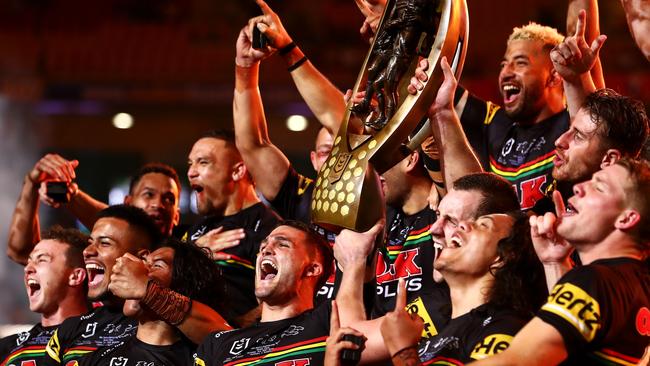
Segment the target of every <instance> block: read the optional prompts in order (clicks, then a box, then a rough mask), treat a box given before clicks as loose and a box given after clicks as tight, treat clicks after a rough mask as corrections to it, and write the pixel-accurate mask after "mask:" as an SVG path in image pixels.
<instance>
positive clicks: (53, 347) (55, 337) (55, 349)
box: [45, 329, 61, 363]
mask: <svg viewBox="0 0 650 366" xmlns="http://www.w3.org/2000/svg"><path fill="white" fill-rule="evenodd" d="M45 351H47V354H48V355H50V357H52V358H53V359H54V360H55V361H56V362H58V363H61V359H60V358H59V352H61V345H60V344H59V330H58V329H57V330H55V331H54V334H52V338H50V340H49V342H47V347H45Z"/></svg>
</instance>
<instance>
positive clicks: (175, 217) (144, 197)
mask: <svg viewBox="0 0 650 366" xmlns="http://www.w3.org/2000/svg"><path fill="white" fill-rule="evenodd" d="M178 189H179V187H178V186H177V185H176V182H175V181H174V179H172V178H171V177H168V176H166V175H164V174H162V173H147V174H144V175H143V176H142V177H141V178H140V180H139V181H138V183H137V184H136V185H135V187H133V191H132V192H131V194H129V195H128V196H126V198H125V199H124V203H126V204H128V205H131V206H135V207H139V208H141V209H143V210H144V211H145V212H146V213H147V215H149V216H151V217H152V218H153V219H154V221H155V223H156V226H158V227H160V231H161V232H162V234H163V235H165V236H167V235H171V233H172V229H173V228H174V226H176V225H177V224H178V221H179V220H180V211H179V208H178V202H179V197H178V196H179V191H178Z"/></svg>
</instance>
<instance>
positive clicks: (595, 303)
mask: <svg viewBox="0 0 650 366" xmlns="http://www.w3.org/2000/svg"><path fill="white" fill-rule="evenodd" d="M648 309H650V271H649V270H648V267H647V263H643V262H641V261H637V260H634V259H630V258H613V259H601V260H597V261H594V262H593V263H591V264H588V265H586V266H581V267H576V268H574V269H572V270H571V271H569V272H568V273H567V274H565V275H564V276H563V277H562V278H561V279H560V280H559V281H558V283H557V284H556V285H555V287H554V288H553V291H552V292H551V294H550V295H549V297H548V302H547V303H546V304H544V305H543V306H542V308H541V310H540V311H539V313H538V314H537V316H538V317H539V318H541V319H542V320H543V321H545V322H546V323H548V324H550V325H551V326H553V327H554V328H555V329H557V330H558V331H559V332H560V334H562V338H563V339H564V344H565V346H566V349H567V352H568V354H569V358H568V359H567V360H566V361H565V363H564V364H566V365H587V364H604V365H605V364H606V365H630V364H637V362H638V361H639V359H640V358H641V356H642V355H643V350H644V349H645V347H646V346H647V345H648V344H650V310H648Z"/></svg>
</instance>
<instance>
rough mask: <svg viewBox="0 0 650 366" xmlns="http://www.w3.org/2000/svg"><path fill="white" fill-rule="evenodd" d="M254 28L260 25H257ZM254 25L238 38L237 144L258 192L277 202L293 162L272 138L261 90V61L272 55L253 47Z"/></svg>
mask: <svg viewBox="0 0 650 366" xmlns="http://www.w3.org/2000/svg"><path fill="white" fill-rule="evenodd" d="M250 25H251V26H256V23H254V22H252V23H251V24H250ZM251 26H247V27H244V28H243V29H242V30H241V31H240V32H239V38H237V56H236V58H235V63H236V66H235V95H234V98H233V104H232V109H233V121H234V124H235V141H236V143H237V149H238V150H239V152H240V153H241V154H242V158H243V159H244V163H245V164H246V167H247V168H248V171H249V172H250V173H251V175H252V176H253V180H254V181H255V184H256V187H257V189H258V190H259V191H260V192H261V193H262V194H263V195H264V197H265V198H266V199H268V200H273V199H274V198H275V197H276V196H277V194H278V192H279V191H280V188H281V187H282V182H283V181H284V179H285V178H286V176H287V172H288V171H289V160H288V159H287V157H286V156H285V155H284V154H283V153H282V151H280V149H278V148H277V147H276V146H275V145H273V143H272V142H271V139H270V138H269V134H268V130H267V125H266V117H265V116H264V106H263V105H262V97H261V95H260V90H259V87H258V78H259V68H260V61H261V60H262V59H263V58H265V57H267V56H268V55H269V52H268V51H266V50H256V49H253V48H252V47H251V40H252V36H251V35H252V28H251Z"/></svg>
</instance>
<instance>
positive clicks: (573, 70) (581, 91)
mask: <svg viewBox="0 0 650 366" xmlns="http://www.w3.org/2000/svg"><path fill="white" fill-rule="evenodd" d="M586 24H587V18H586V12H585V11H584V10H580V12H579V13H578V20H577V23H576V30H575V34H574V35H572V36H570V37H566V38H565V39H564V41H562V43H560V44H559V45H557V47H555V48H554V49H553V50H552V51H551V54H550V57H551V61H552V62H553V67H554V68H555V70H556V71H557V72H558V73H559V74H560V76H562V79H563V80H564V93H565V95H566V98H567V106H568V109H569V114H570V115H571V116H575V115H576V114H577V113H578V110H579V109H580V107H582V104H583V103H584V101H585V99H586V98H587V95H589V94H591V93H593V92H594V91H596V89H598V87H597V85H596V84H595V83H594V79H593V78H592V73H590V70H593V69H594V67H595V66H596V65H597V64H598V53H599V51H600V48H601V47H602V46H603V43H604V42H605V40H606V39H607V37H606V36H604V35H599V36H598V37H597V38H596V39H594V40H593V42H591V45H589V44H588V43H587V41H586V39H585V31H586Z"/></svg>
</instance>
